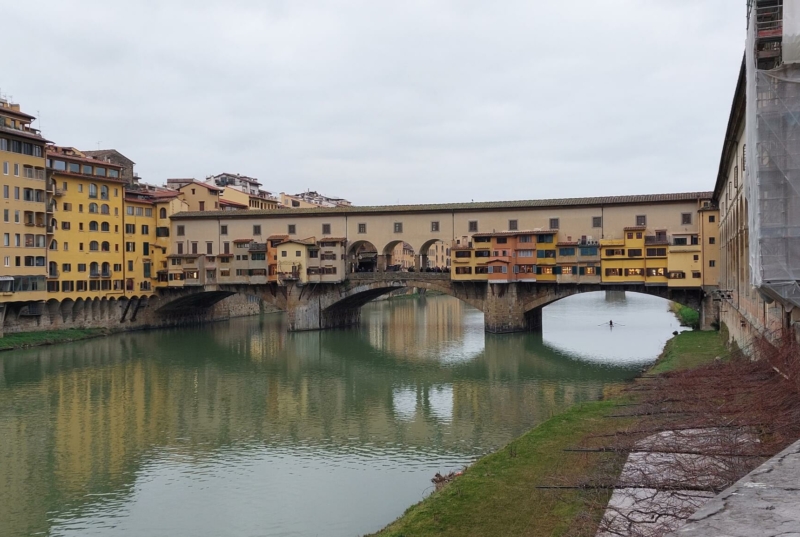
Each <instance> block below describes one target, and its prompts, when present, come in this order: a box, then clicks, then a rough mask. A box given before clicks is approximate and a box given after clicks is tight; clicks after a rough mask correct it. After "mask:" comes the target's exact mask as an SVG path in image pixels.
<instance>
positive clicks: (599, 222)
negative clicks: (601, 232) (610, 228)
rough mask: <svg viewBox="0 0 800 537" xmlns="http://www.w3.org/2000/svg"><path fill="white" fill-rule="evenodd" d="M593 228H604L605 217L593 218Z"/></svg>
mask: <svg viewBox="0 0 800 537" xmlns="http://www.w3.org/2000/svg"><path fill="white" fill-rule="evenodd" d="M592 227H603V217H602V216H593V217H592Z"/></svg>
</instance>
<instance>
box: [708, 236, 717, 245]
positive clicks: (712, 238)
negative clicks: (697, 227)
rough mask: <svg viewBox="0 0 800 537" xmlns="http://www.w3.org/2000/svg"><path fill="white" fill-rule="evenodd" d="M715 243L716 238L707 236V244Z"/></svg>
mask: <svg viewBox="0 0 800 537" xmlns="http://www.w3.org/2000/svg"><path fill="white" fill-rule="evenodd" d="M716 243H717V239H716V238H714V237H709V238H708V244H716Z"/></svg>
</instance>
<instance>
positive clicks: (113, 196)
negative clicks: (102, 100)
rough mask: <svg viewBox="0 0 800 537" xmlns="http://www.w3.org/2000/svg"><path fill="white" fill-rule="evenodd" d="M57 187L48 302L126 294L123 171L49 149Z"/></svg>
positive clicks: (49, 163)
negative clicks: (121, 172)
mask: <svg viewBox="0 0 800 537" xmlns="http://www.w3.org/2000/svg"><path fill="white" fill-rule="evenodd" d="M47 170H48V175H49V181H52V182H53V184H54V187H55V191H54V199H55V202H56V203H55V211H54V213H53V218H52V221H51V224H52V226H53V229H54V234H53V238H52V240H51V241H50V244H49V252H48V284H47V289H48V298H55V299H58V300H61V299H65V298H73V299H75V298H83V299H86V298H101V297H111V296H118V297H119V296H122V295H123V292H124V281H125V265H124V252H125V251H126V249H127V248H133V246H131V245H130V244H128V243H126V242H125V240H124V236H123V233H124V229H123V225H124V219H123V199H124V197H125V188H124V187H125V183H124V181H123V180H122V179H120V177H119V175H120V166H116V165H114V164H111V163H109V162H105V161H102V160H98V159H94V158H87V157H86V156H84V154H83V153H81V152H80V151H78V150H76V149H73V148H69V147H57V146H50V147H48V150H47Z"/></svg>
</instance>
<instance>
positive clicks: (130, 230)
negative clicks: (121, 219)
mask: <svg viewBox="0 0 800 537" xmlns="http://www.w3.org/2000/svg"><path fill="white" fill-rule="evenodd" d="M125 233H127V234H128V235H133V234H135V233H136V225H135V224H125Z"/></svg>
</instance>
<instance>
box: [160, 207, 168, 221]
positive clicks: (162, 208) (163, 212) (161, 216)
mask: <svg viewBox="0 0 800 537" xmlns="http://www.w3.org/2000/svg"><path fill="white" fill-rule="evenodd" d="M158 217H159V218H166V217H167V209H165V208H164V207H161V209H160V210H159V211H158Z"/></svg>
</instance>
